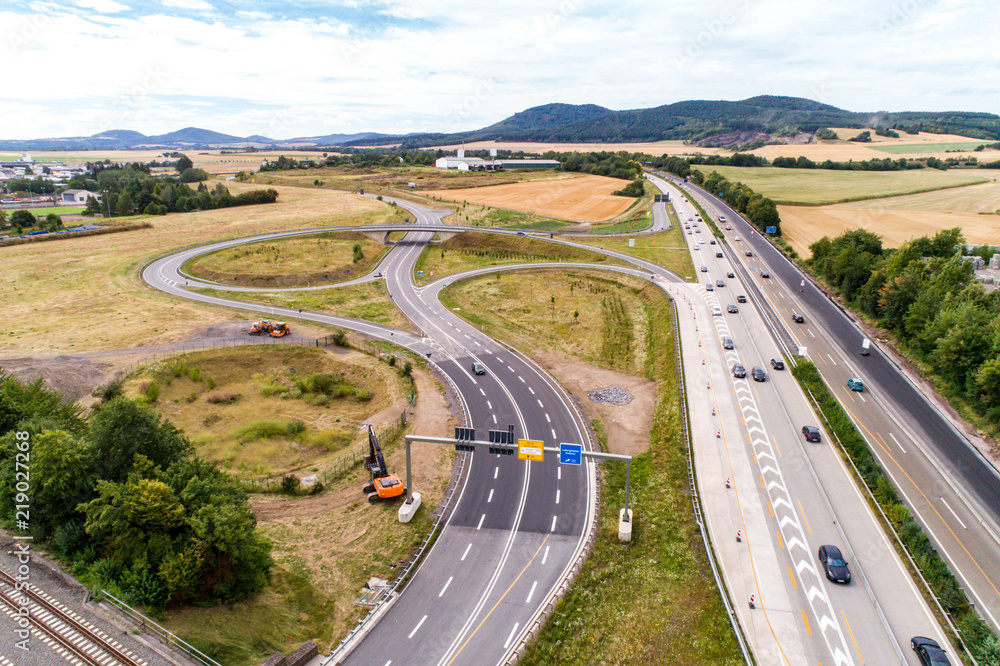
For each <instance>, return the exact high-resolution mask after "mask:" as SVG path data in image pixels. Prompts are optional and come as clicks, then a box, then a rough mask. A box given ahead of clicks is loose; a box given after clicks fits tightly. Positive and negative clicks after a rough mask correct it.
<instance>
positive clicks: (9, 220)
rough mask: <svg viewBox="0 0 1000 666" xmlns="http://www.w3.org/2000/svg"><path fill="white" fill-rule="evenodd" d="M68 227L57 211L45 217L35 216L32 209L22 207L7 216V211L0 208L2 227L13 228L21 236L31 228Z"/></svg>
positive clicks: (0, 224)
mask: <svg viewBox="0 0 1000 666" xmlns="http://www.w3.org/2000/svg"><path fill="white" fill-rule="evenodd" d="M65 228H66V227H65V226H63V221H62V218H61V217H59V216H58V215H56V214H55V213H49V214H48V215H46V216H45V217H44V218H42V217H35V215H34V213H32V212H31V211H30V210H25V209H20V210H15V211H14V212H12V213H11V214H10V217H7V211H5V210H0V229H13V230H14V233H15V234H17V235H18V236H20V235H21V234H23V233H24V232H25V231H30V230H35V229H38V230H41V229H45V230H46V231H62V230H63V229H65Z"/></svg>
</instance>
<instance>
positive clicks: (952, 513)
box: [940, 497, 969, 530]
mask: <svg viewBox="0 0 1000 666" xmlns="http://www.w3.org/2000/svg"><path fill="white" fill-rule="evenodd" d="M940 499H941V503H942V504H944V505H945V506H947V507H948V510H949V511H951V515H953V516H955V520H957V521H958V524H959V525H961V526H962V529H964V530H967V529H969V528H968V527H966V526H965V523H963V522H962V519H961V518H959V517H958V514H957V513H955V510H954V509H952V508H951V506H949V505H948V503H947V502H946V501H944V498H943V497H942V498H940Z"/></svg>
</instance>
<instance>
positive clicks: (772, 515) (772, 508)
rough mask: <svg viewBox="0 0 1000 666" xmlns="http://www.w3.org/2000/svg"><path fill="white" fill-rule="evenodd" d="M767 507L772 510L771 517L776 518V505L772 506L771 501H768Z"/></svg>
mask: <svg viewBox="0 0 1000 666" xmlns="http://www.w3.org/2000/svg"><path fill="white" fill-rule="evenodd" d="M767 508H768V509H770V510H771V517H772V518H774V507H773V506H771V503H770V502H768V503H767Z"/></svg>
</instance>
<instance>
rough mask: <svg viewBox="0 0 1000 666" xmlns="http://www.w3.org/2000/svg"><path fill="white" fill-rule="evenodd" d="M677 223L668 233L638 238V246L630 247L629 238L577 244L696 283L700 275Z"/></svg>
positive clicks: (586, 240)
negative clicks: (621, 255)
mask: <svg viewBox="0 0 1000 666" xmlns="http://www.w3.org/2000/svg"><path fill="white" fill-rule="evenodd" d="M673 222H674V224H673V226H671V227H670V229H668V230H667V231H663V232H660V233H658V234H643V235H642V236H636V237H635V247H629V246H628V241H629V239H628V238H601V239H579V240H578V241H577V242H580V243H584V244H586V245H592V246H594V247H600V248H604V249H606V250H615V251H617V252H623V253H625V254H629V255H632V256H633V257H638V258H639V259H645V260H646V261H651V262H653V263H656V264H659V265H660V266H663V267H664V268H666V269H668V270H671V271H673V272H674V273H677V274H678V275H680V276H681V277H682V278H683V279H685V280H694V279H695V278H696V277H697V274H696V273H695V269H694V263H693V262H692V261H691V253H690V252H689V251H688V249H687V244H686V243H685V242H684V230H683V229H682V228H679V227H678V225H677V222H676V218H675V219H674V220H673ZM706 247H713V246H711V245H706Z"/></svg>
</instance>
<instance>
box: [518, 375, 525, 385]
mask: <svg viewBox="0 0 1000 666" xmlns="http://www.w3.org/2000/svg"><path fill="white" fill-rule="evenodd" d="M517 378H518V379H520V380H521V383H522V384H524V383H525V381H524V377H522V376H521V375H518V376H517Z"/></svg>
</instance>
